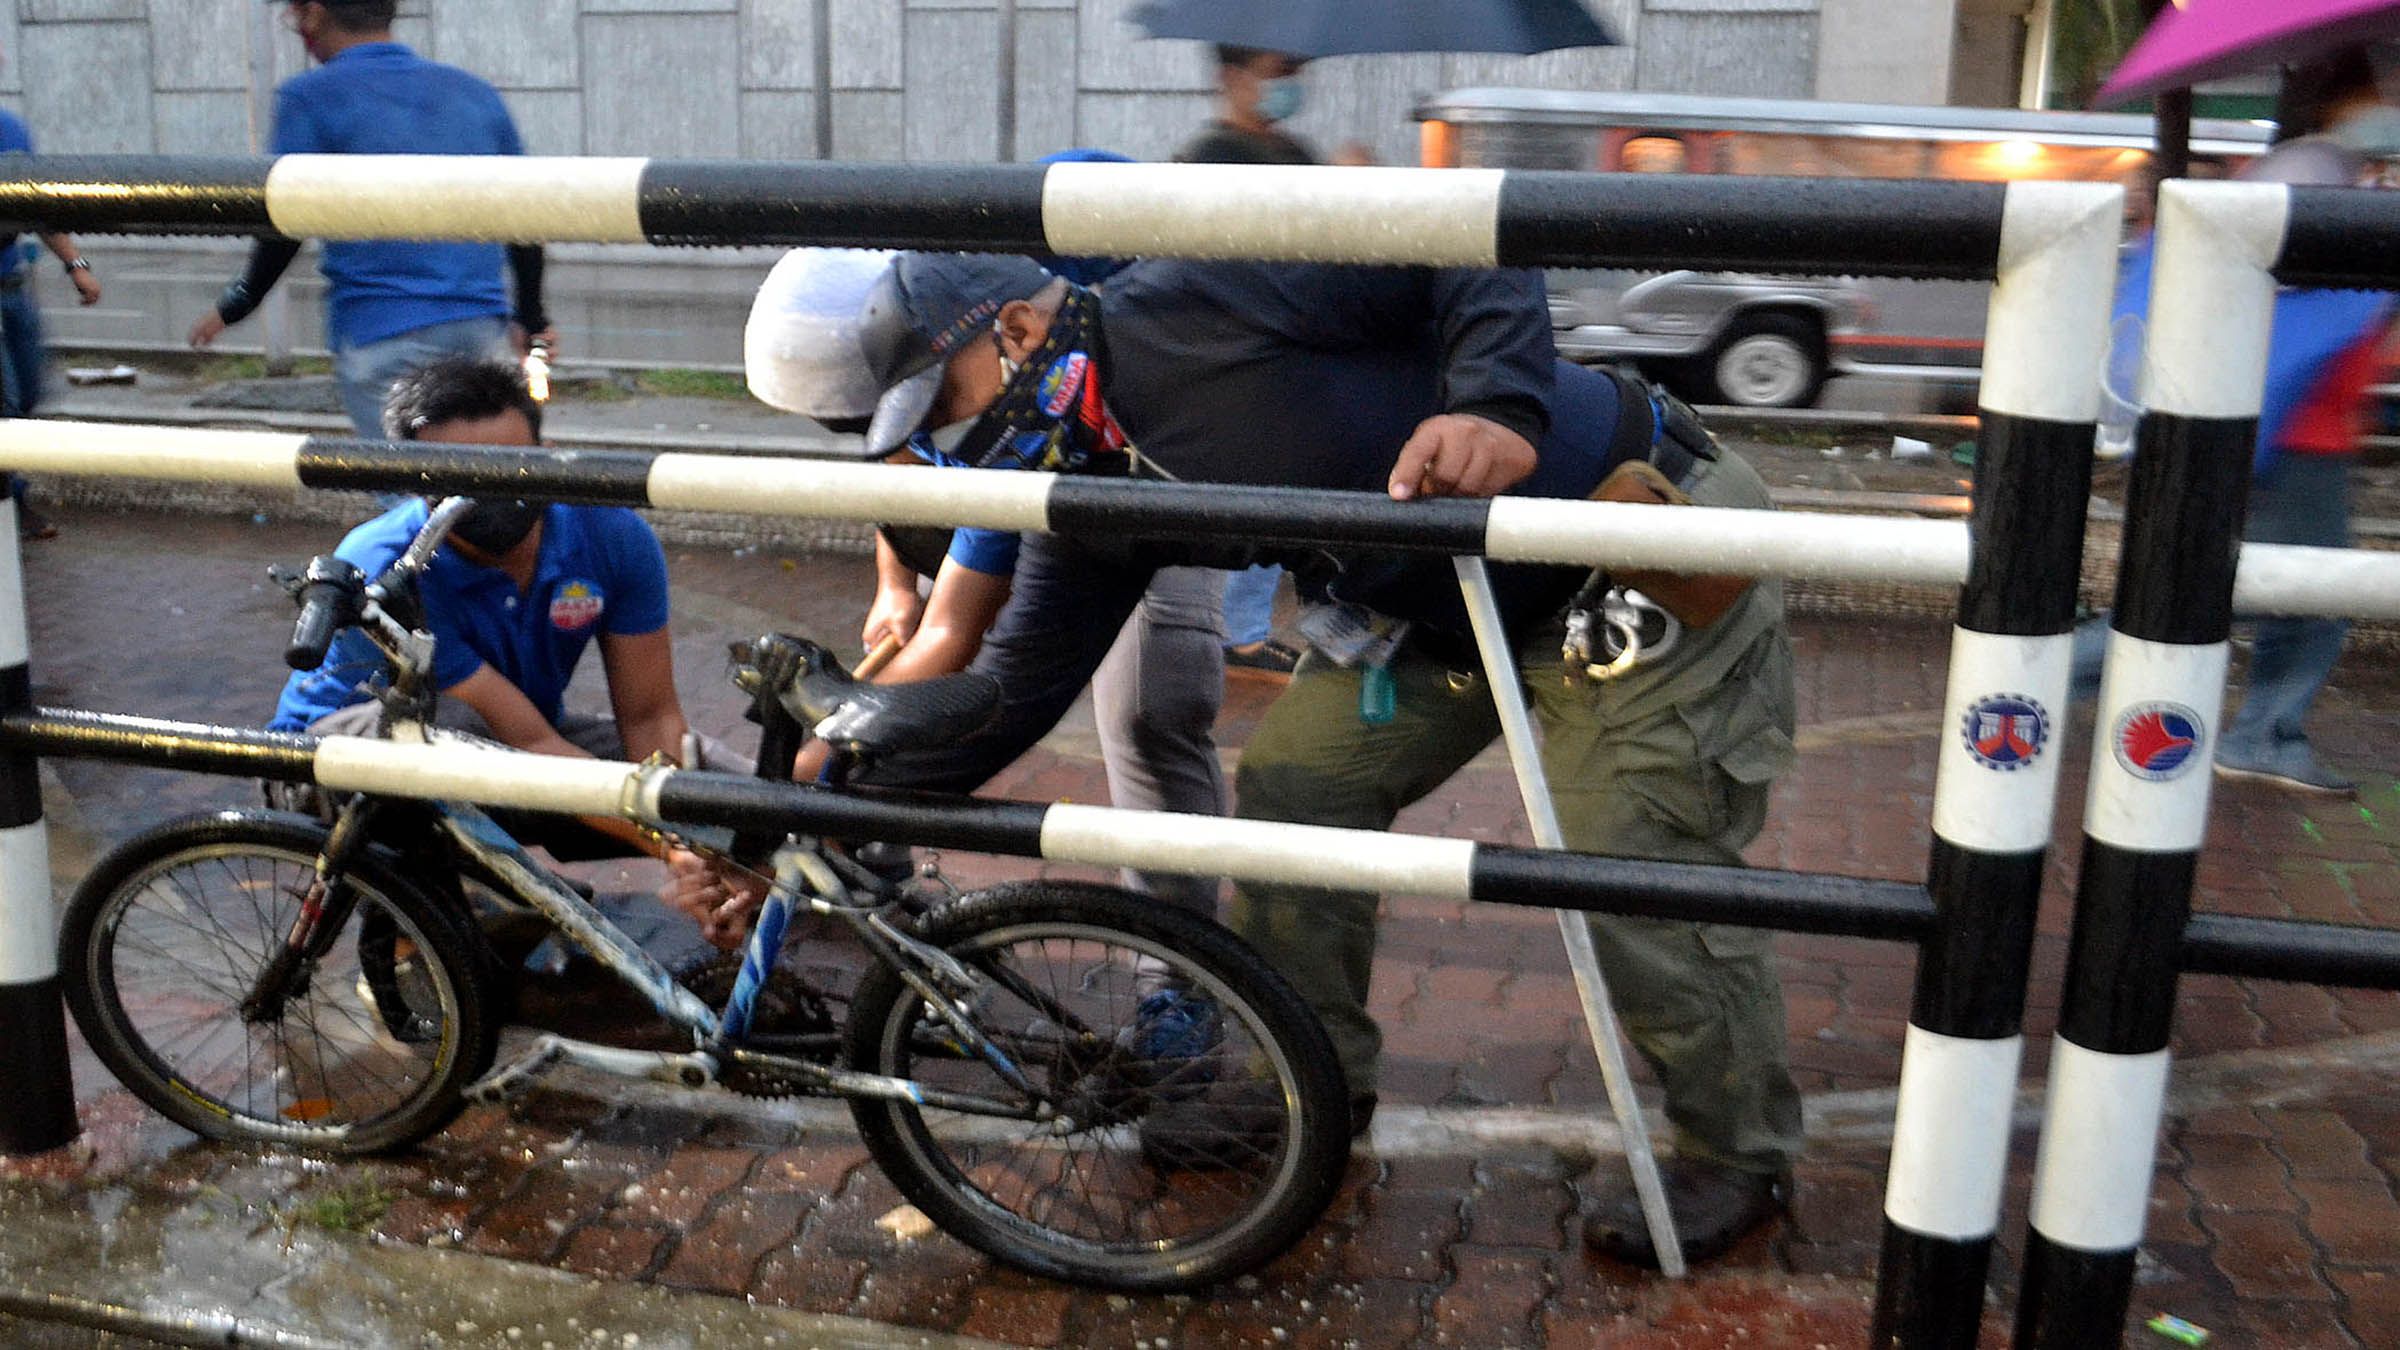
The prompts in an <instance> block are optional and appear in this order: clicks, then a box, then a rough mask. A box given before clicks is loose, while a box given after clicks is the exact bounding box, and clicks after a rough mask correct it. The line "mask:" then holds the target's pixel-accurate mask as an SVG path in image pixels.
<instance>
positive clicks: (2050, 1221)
mask: <svg viewBox="0 0 2400 1350" xmlns="http://www.w3.org/2000/svg"><path fill="white" fill-rule="evenodd" d="M2287 211H2288V198H2287V195H2286V193H2285V190H2284V189H2283V188H2281V187H2278V186H2273V185H2266V184H2222V183H2193V182H2188V181H2182V182H2171V183H2167V184H2164V185H2162V187H2161V191H2160V196H2159V213H2158V261H2157V267H2156V270H2155V273H2154V278H2153V282H2152V286H2151V295H2150V337H2149V348H2148V353H2147V357H2146V368H2145V370H2144V372H2143V387H2144V388H2145V389H2146V390H2147V391H2148V394H2149V399H2150V404H2151V406H2150V409H2149V411H2148V412H2147V413H2145V414H2144V415H2143V418H2142V422H2141V426H2140V429H2139V430H2138V432H2137V433H2136V441H2135V455H2134V462H2133V478H2132V481H2131V484H2130V486H2129V489H2128V498H2127V503H2126V512H2125V518H2126V524H2125V542H2124V548H2123V560H2122V562H2121V564H2120V572H2119V575H2118V581H2117V598H2116V610H2115V613H2114V617H2113V619H2112V621H2111V622H2112V626H2113V630H2114V631H2112V632H2111V633H2110V634H2109V645H2108V664H2107V670H2106V674H2105V676H2104V677H2103V679H2102V682H2101V689H2100V709H2099V717H2098V719H2097V722H2096V724H2095V728H2094V735H2093V747H2092V770H2091V795H2090V799H2089V802H2088V803H2087V805H2086V807H2085V811H2084V846H2083V871H2082V877H2081V880H2080V883H2079V885H2078V888H2077V892H2076V900H2075V923H2074V929H2073V933H2072V936H2071V938H2070V940H2069V946H2068V955H2067V976H2066V989H2065V993H2064V997H2063V1001H2062V1006H2061V1008H2060V1013H2059V1029H2058V1036H2057V1038H2056V1040H2055V1041H2054V1043H2053V1046H2052V1052H2051V1062H2050V1090H2049V1095H2048V1098H2047V1110H2046V1115H2045V1119H2044V1122H2043V1127H2042V1146H2041V1155H2040V1159H2039V1161H2038V1162H2037V1163H2036V1165H2035V1175H2034V1192H2033V1232H2032V1235H2031V1237H2030V1238H2029V1239H2028V1241H2027V1243H2026V1253H2025V1279H2024V1287H2023V1289H2022V1291H2021V1296H2020V1299H2019V1302H2018V1307H2017V1327H2016V1344H2017V1345H2018V1347H2020V1350H2067V1348H2068V1347H2078V1348H2080V1347H2089V1346H2115V1345H2117V1344H2119V1343H2121V1341H2122V1339H2123V1336H2124V1325H2125V1314H2126V1309H2127V1306H2128V1304H2129V1302H2130V1300H2131V1298H2132V1293H2133V1276H2134V1264H2135V1260H2136V1256H2137V1253H2138V1251H2139V1249H2140V1246H2141V1238H2142V1230H2143V1226H2144V1222H2145V1220H2146V1218H2147V1216H2148V1212H2149V1198H2150V1179H2151V1173H2152V1169H2153V1167H2154V1165H2155V1163H2156V1161H2157V1148H2158V1129H2159V1122H2160V1119H2161V1117H2162V1115H2163V1114H2164V1111H2165V1105H2166V1091H2167V1070H2168V1051H2167V1036H2168V1031H2169V1029H2170V1027H2171V1025H2172V1023H2173V1020H2174V1013H2175V986H2176V977H2177V974H2178V968H2179V966H2180V963H2181V960H2182V952H2181V947H2182V940H2183V933H2184V928H2185V923H2186V920H2187V918H2188V917H2189V915H2190V911H2191V895H2192V876H2193V871H2194V868H2195V865H2196V862H2197V859H2198V856H2199V850H2200V845H2201V842H2202V839H2203V837H2204V836H2205V835H2206V833H2207V828H2208V799H2209V786H2210V778H2211V774H2210V771H2209V761H2210V752H2211V750H2212V749H2213V747H2214V744H2215V740H2216V729H2217V717H2218V713H2219V712H2220V711H2221V709H2222V707H2223V704H2224V696H2225V668H2226V661H2227V654H2228V650H2229V644H2228V638H2229V637H2230V635H2231V633H2232V627H2233V580H2234V562H2235V556H2236V553H2237V551H2238V549H2239V547H2240V538H2241V526H2242V509H2243V505H2244V502H2245V500H2246V499H2247V496H2248V492H2249V483H2250V457H2251V447H2252V443H2253V442H2254V441H2255V439H2256V438H2257V434H2258V413H2259V401H2260V390H2261V387H2262V385H2263V383H2264V380H2265V375H2266V362H2267V333H2268V325H2269V322H2270V319H2271V316H2272V310H2273V305H2274V298H2275V282H2274V278H2273V276H2272V275H2271V273H2270V272H2269V268H2270V267H2271V266H2272V265H2273V263H2274V261H2275V255H2276V252H2277V250H2278V248H2279V247H2280V246H2281V242H2282V238H2283V226H2284V220H2285V218H2286V215H2287Z"/></svg>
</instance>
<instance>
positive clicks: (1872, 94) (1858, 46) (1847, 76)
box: [1815, 0, 1958, 103]
mask: <svg viewBox="0 0 2400 1350" xmlns="http://www.w3.org/2000/svg"><path fill="white" fill-rule="evenodd" d="M1957 10H1958V4H1957V0H1899V3H1894V0H1823V9H1822V10H1821V11H1820V12H1819V14H1818V20H1817V22H1818V30H1817V39H1818V45H1817V85H1816V90H1815V96H1816V97H1817V98H1821V99H1827V100H1832V101H1836V102H1848V103H1946V102H1948V101H1949V98H1950V64H1951V52H1952V44H1953V41H1954V37H1955V34H1956V32H1957V28H1958V13H1957Z"/></svg>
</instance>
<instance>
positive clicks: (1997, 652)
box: [1874, 184, 2118, 1350]
mask: <svg viewBox="0 0 2400 1350" xmlns="http://www.w3.org/2000/svg"><path fill="white" fill-rule="evenodd" d="M2008 205H2009V214H2008V219H2007V231H2006V234H2005V235H2004V239H2005V240H2006V241H2007V243H2005V244H2004V249H2008V248H2012V247H2013V249H2014V250H2015V252H2014V256H2013V258H2012V265H2011V266H2009V267H2007V268H2006V269H2005V270H2004V271H2003V272H2002V273H2001V277H2000V282H1999V284H1998V285H1997V286H1995V287H1994V288H1993V290H1992V300H1991V310H1990V320H1989V328H1988V330H1987V334H1986V337H1985V348H1984V350H1985V360H1984V366H1985V376H1984V380H1983V391H1982V400H1983V408H1982V413H1983V416H1982V433H1981V443H1980V444H1979V446H1978V448H1977V451H1976V456H1975V498H1974V514H1973V517H1972V520H1971V532H1972V537H1973V540H1974V545H1975V547H1974V555H1973V561H1972V564H1971V566H1970V567H1969V570H1968V573H1967V578H1966V586H1965V589H1964V590H1963V591H1962V592H1961V594H1960V599H1959V618H1958V628H1957V630H1956V632H1955V634H1954V635H1953V638H1952V642H1951V649H1950V679H1949V687H1948V691H1947V693H1946V694H1945V696H1944V699H1943V705H1942V721H1941V723H1940V735H1941V738H1942V739H1941V750H1940V756H1939V759H1938V761H1937V767H1936V771H1935V778H1934V791H1933V854H1932V859H1931V861H1930V864H1929V867H1928V881H1927V883H1926V884H1927V888H1928V889H1929V891H1930V892H1931V894H1932V898H1933V903H1934V907H1935V910H1936V920H1935V924H1934V930H1933V933H1932V934H1931V935H1930V936H1929V937H1928V938H1927V940H1926V942H1925V944H1924V946H1923V948H1922V950H1921V952H1920V954H1919V956H1918V960H1917V986H1916V998H1915V1001H1914V1004H1913V1006H1912V1008H1911V1010H1910V1013H1909V1026H1908V1033H1907V1041H1906V1044H1905V1046H1904V1048H1903V1051H1902V1056H1901V1063H1900V1093H1899V1098H1898V1116H1897V1119H1896V1120H1895V1121H1894V1123H1893V1131H1892V1163H1891V1175H1890V1180H1889V1184H1888V1185H1887V1186H1886V1187H1885V1190H1884V1225H1883V1255H1882V1278H1881V1279H1880V1280H1879V1281H1878V1282H1877V1285H1876V1289H1877V1299H1876V1315H1875V1332H1874V1343H1875V1344H1876V1345H1879V1346H1903V1347H1909V1348H1910V1350H1934V1348H1935V1347H1941V1348H1943V1350H1972V1347H1973V1346H1974V1345H1975V1344H1976V1341H1977V1338H1978V1336H1979V1335H1980V1333H1981V1330H1982V1325H1983V1289H1984V1282H1985V1279H1986V1277H1987V1275H1988V1273H1989V1269H1990V1264H1991V1249H1992V1241H1993V1238H1994V1236H1995V1235H1996V1234H1997V1232H1998V1231H1999V1226H2000V1189H2001V1181H2002V1179H2003V1177H2004V1176H2005V1175H2006V1172H2007V1168H2008V1141H2009V1130H2010V1126H2011V1123H2012V1115H2013V1109H2014V1106H2015V1102H2016V1089H2017V1070H2018V1065H2019V1063H2020V1061H2021V1059H2022V1057H2023V1050H2024V1037H2023V1035H2022V1034H2021V1030H2022V1020H2023V1016H2024V1007H2025V985H2026V978H2027V972H2028V969H2029V966H2030V961H2031V955H2032V948H2033V931H2034V917H2035V914H2036V912H2037V911H2038V909H2039V908H2040V904H2041V894H2042V866H2043V859H2044V858H2045V856H2046V854H2047V850H2048V848H2049V844H2050V822H2051V816H2052V811H2053V809H2054V808H2055V806H2056V803H2057V798H2058V768H2059V757H2060V755H2061V753H2062V748H2061V745H2060V742H2061V741H2062V739H2063V738H2064V733H2065V726H2064V720H2065V717H2066V713H2067V700H2068V680H2069V665H2070V659H2071V652H2070V647H2071V645H2072V638H2071V636H2070V634H2071V633H2072V632H2073V630H2074V627H2075V606H2076V590H2077V581H2078V579H2079V576H2080V573H2081V569H2082V564H2083V526H2084V514H2085V500H2086V497H2087V495H2088V493H2089V490H2090V484H2091V464H2092V436H2093V424H2094V420H2095V418H2096V417H2097V416H2098V413H2099V398H2100V391H2099V383H2098V381H2097V380H2096V379H2094V378H2093V375H2092V372H2094V371H2096V370H2098V369H2100V367H2101V363H2102V362H2103V360H2104V359H2105V357H2106V355H2107V342H2108V336H2107V335H2108V310H2109V298H2110V292H2111V290H2112V286H2113V281H2114V278H2115V275H2116V260H2117V233H2118V214H2117V212H2118V202H2117V194H2116V193H2115V192H2113V191H2109V190H2106V189H2095V188H2092V187H2089V186H2081V187H2078V186H2071V185H2063V184H2060V185H2051V186H2050V190H2048V191H2045V192H2039V193H2031V192H2029V193H2022V194H2016V195H2012V196H2011V197H2010V198H2009V203H2008Z"/></svg>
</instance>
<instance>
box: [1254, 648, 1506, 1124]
mask: <svg viewBox="0 0 2400 1350" xmlns="http://www.w3.org/2000/svg"><path fill="white" fill-rule="evenodd" d="M1391 671H1392V680H1393V686H1394V694H1395V698H1394V702H1395V704H1396V706H1397V711H1396V714H1395V715H1394V716H1393V718H1392V719H1391V720H1390V721H1387V722H1381V723H1370V722H1367V721H1364V720H1362V719H1361V718H1360V716H1359V691H1360V687H1361V685H1362V684H1363V682H1364V676H1363V675H1362V674H1361V672H1359V671H1357V670H1345V669H1343V668H1342V667H1340V666H1336V665H1334V664H1333V663H1332V662H1330V661H1327V660H1325V659H1323V658H1322V657H1320V656H1315V655H1311V656H1309V657H1307V658H1305V659H1304V660H1302V661H1301V663H1300V668H1299V670H1298V671H1296V672H1294V674H1293V676H1292V682H1291V684H1290V686H1289V687H1288V688H1286V689H1285V690H1284V692H1283V695H1282V696H1281V697H1280V698H1278V699H1276V700H1275V702H1274V704H1273V705H1272V706H1271V707H1269V708H1268V709H1267V714H1266V717H1265V719H1264V720H1263V721H1262V722H1260V724H1259V728H1258V731H1257V732H1256V733H1255V734H1254V735H1253V736H1252V737H1251V738H1250V743H1249V744H1248V745H1247V746H1246V747H1244V749H1243V751H1242V760H1241V765H1240V767H1239V768H1238V769H1237V770H1236V771H1235V774H1234V802H1235V814H1237V815H1239V816H1240V817H1241V818H1242V819H1244V820H1273V821H1286V822H1291V823H1295V824H1303V825H1334V826H1342V827H1346V828H1349V829H1358V830H1383V829H1389V828H1390V827H1391V823H1392V818H1393V817H1395V816H1397V815H1398V814H1400V811H1401V809H1402V808H1403V807H1405V806H1407V805H1408V804H1409V803H1411V802H1413V801H1416V800H1417V799H1418V798H1420V797H1422V796H1424V795H1425V794H1426V793H1428V792H1431V791H1432V790H1433V789H1434V788H1436V787H1438V786H1440V785H1441V783H1442V782H1443V781H1444V780H1445V779H1447V778H1449V777H1450V775H1451V774H1453V773H1455V772H1457V770H1458V767H1459V766H1460V765H1462V764H1464V763H1466V762H1467V761H1468V760H1470V759H1472V758H1474V757H1475V754H1476V752H1477V751H1479V750H1481V749H1483V747H1484V746H1486V745H1489V744H1491V741H1492V737H1493V736H1494V735H1496V734H1498V731H1499V718H1498V715H1497V714H1496V713H1495V712H1494V711H1493V708H1492V700H1491V697H1490V695H1489V694H1488V693H1487V691H1486V690H1485V688H1484V685H1483V682H1482V681H1481V680H1480V679H1472V678H1460V679H1454V678H1453V677H1452V673H1451V672H1450V671H1449V670H1448V669H1447V668H1445V667H1444V666H1442V665H1441V663H1439V662H1436V661H1433V660H1430V659H1428V658H1426V657H1423V656H1419V655H1416V654H1414V653H1410V652H1403V653H1402V654H1401V655H1400V656H1399V657H1398V658H1396V659H1395V660H1394V661H1393V663H1392V667H1391ZM1377 903H1378V901H1377V897H1376V896H1375V895H1373V894H1372V893H1369V892H1363V891H1343V890H1331V889H1327V888H1323V887H1313V886H1297V885H1262V884H1258V883H1252V882H1239V883H1236V884H1235V886H1234V891H1233V901H1232V904H1231V907H1230V908H1229V910H1228V912H1227V923H1228V925H1229V926H1230V927H1232V929H1233V930H1234V931H1235V932H1236V933H1239V934H1240V935H1241V936H1242V937H1243V938H1244V939H1245V940H1247V941H1248V942H1249V943H1250V945H1251V946H1253V947H1256V948H1257V949H1258V951H1259V954H1260V955H1262V956H1264V957H1266V958H1267V960H1268V962H1269V963H1271V964H1272V965H1274V966H1275V968H1276V969H1278V970H1280V971H1282V972H1283V974H1284V976H1285V977H1286V978H1288V979H1289V980H1291V982H1292V984H1293V985H1294V986H1295V987H1296V988H1298V989H1299V991H1300V993H1301V996H1302V997H1304V998H1306V999H1307V1000H1308V1001H1309V1004H1310V1006H1312V1007H1314V1008H1315V1009H1316V1010H1317V1015H1318V1016H1319V1017H1320V1018H1322V1019H1323V1020H1324V1023H1325V1029H1326V1030H1327V1031H1328V1032H1330V1033H1331V1034H1332V1036H1333V1043H1334V1049H1335V1050H1336V1051H1337V1052H1339V1054H1340V1056H1341V1060H1342V1071H1343V1073H1344V1074H1345V1075H1346V1076H1347V1077H1348V1078H1349V1081H1350V1091H1351V1094H1352V1096H1353V1097H1360V1096H1370V1095H1372V1094H1373V1093H1374V1091H1375V1083H1376V1059H1377V1056H1378V1055H1379V1054H1380V1053H1381V1050H1382V1046H1383V1034H1382V1032H1381V1031H1380V1030H1379V1029H1378V1028H1377V1027H1376V1025H1375V1019H1374V1018H1373V1017H1372V1016H1370V1015H1369V1014H1368V1012H1367V989H1368V985H1369V982H1370V981H1371V979H1372V977H1373V974H1374V967H1375V929H1376V906H1377Z"/></svg>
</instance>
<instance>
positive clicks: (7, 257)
mask: <svg viewBox="0 0 2400 1350" xmlns="http://www.w3.org/2000/svg"><path fill="white" fill-rule="evenodd" d="M32 153H33V132H32V131H31V130H29V129H28V128H27V127H26V125H25V119H24V118H22V117H19V116H17V115H16V114H15V113H12V112H10V111H9V110H8V109H6V108H0V155H30V154H32ZM18 254H19V250H18V248H17V236H16V233H15V232H14V231H10V232H9V233H7V234H0V277H4V276H7V275H8V274H9V273H11V272H14V271H16V270H17V264H18V262H19V261H20V259H19V256H18Z"/></svg>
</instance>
